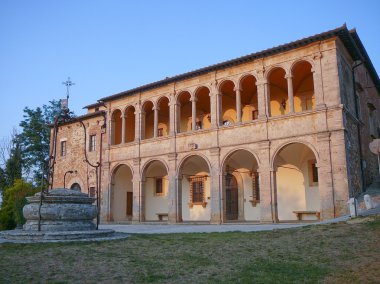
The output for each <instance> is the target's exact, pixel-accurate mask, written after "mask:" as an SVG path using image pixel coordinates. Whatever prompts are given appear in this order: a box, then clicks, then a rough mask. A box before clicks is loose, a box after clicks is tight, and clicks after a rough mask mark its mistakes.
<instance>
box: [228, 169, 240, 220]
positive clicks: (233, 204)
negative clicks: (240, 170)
mask: <svg viewBox="0 0 380 284" xmlns="http://www.w3.org/2000/svg"><path fill="white" fill-rule="evenodd" d="M238 197H239V195H238V184H237V180H236V178H235V177H234V176H233V175H231V174H227V176H226V219H227V220H237V219H238V217H239V200H238Z"/></svg>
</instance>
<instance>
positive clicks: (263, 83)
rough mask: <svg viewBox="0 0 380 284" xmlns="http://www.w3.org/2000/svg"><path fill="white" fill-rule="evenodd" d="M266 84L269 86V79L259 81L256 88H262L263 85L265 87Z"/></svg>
mask: <svg viewBox="0 0 380 284" xmlns="http://www.w3.org/2000/svg"><path fill="white" fill-rule="evenodd" d="M265 84H268V80H267V79H262V80H257V81H256V86H261V85H265Z"/></svg>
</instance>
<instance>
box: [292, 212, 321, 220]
mask: <svg viewBox="0 0 380 284" xmlns="http://www.w3.org/2000/svg"><path fill="white" fill-rule="evenodd" d="M293 213H294V214H296V216H297V219H298V220H299V221H302V220H303V218H302V217H303V216H304V215H306V216H316V217H317V220H319V219H320V218H321V212H319V211H307V210H304V211H293Z"/></svg>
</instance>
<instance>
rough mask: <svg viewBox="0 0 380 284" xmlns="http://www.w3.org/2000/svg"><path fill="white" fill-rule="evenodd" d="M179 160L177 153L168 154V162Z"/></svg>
mask: <svg viewBox="0 0 380 284" xmlns="http://www.w3.org/2000/svg"><path fill="white" fill-rule="evenodd" d="M176 159H177V153H169V154H168V160H169V162H171V161H175V160H176Z"/></svg>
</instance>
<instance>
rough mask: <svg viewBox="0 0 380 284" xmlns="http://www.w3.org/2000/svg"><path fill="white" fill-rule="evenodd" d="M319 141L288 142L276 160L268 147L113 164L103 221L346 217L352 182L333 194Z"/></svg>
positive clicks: (329, 163)
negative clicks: (314, 143) (314, 142)
mask: <svg viewBox="0 0 380 284" xmlns="http://www.w3.org/2000/svg"><path fill="white" fill-rule="evenodd" d="M319 142H320V144H319V145H316V146H314V145H312V144H310V143H306V142H295V141H294V142H287V143H283V144H282V145H280V146H279V147H277V149H276V150H275V151H272V153H271V154H269V155H268V153H269V152H268V148H269V145H267V144H265V145H263V144H261V145H259V147H256V148H255V147H251V148H250V147H249V146H248V147H241V148H236V149H218V148H217V149H211V150H208V151H197V152H191V153H184V154H171V155H166V156H163V157H161V156H157V157H154V158H150V159H145V161H144V159H131V160H126V161H120V162H117V163H114V164H111V167H110V169H109V177H110V178H109V183H108V186H107V187H108V188H107V189H106V190H104V189H102V208H101V211H102V218H103V221H104V222H116V223H123V222H153V221H168V222H170V223H178V222H207V223H226V222H264V223H272V222H288V221H297V220H318V219H330V218H334V217H337V216H340V215H342V214H344V213H345V210H346V207H345V206H342V204H343V203H344V202H346V201H347V199H348V190H347V184H346V185H344V184H337V182H335V188H334V184H333V179H334V177H333V175H332V170H331V169H332V168H333V167H334V165H333V160H331V159H330V154H331V153H329V152H330V149H326V147H325V145H323V143H325V140H324V139H323V137H322V139H320V141H319ZM265 157H267V161H265ZM335 162H338V161H335ZM344 182H345V181H344V179H343V180H342V183H344ZM339 188H340V191H337V190H338V189H339Z"/></svg>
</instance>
